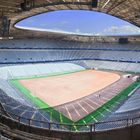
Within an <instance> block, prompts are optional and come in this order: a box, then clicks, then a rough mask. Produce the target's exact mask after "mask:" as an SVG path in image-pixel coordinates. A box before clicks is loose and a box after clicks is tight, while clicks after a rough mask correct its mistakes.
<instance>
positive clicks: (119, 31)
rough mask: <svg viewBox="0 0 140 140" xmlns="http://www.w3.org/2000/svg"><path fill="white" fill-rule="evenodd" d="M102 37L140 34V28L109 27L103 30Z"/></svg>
mask: <svg viewBox="0 0 140 140" xmlns="http://www.w3.org/2000/svg"><path fill="white" fill-rule="evenodd" d="M100 34H102V35H109V34H111V35H114V34H115V35H129V34H140V28H138V27H135V26H131V25H123V26H121V27H118V26H111V27H108V28H106V29H104V30H103V32H102V33H100Z"/></svg>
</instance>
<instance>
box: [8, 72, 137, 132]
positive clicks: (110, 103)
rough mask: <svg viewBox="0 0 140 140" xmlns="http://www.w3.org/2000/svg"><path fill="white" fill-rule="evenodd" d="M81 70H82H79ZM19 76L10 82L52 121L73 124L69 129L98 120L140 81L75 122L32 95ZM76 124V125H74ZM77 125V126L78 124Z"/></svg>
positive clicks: (126, 95)
mask: <svg viewBox="0 0 140 140" xmlns="http://www.w3.org/2000/svg"><path fill="white" fill-rule="evenodd" d="M80 71H83V70H80ZM80 71H74V72H64V73H57V74H56V73H55V74H50V75H47V76H39V77H30V78H21V79H34V78H45V77H51V76H59V75H65V74H71V73H76V72H80ZM21 79H19V78H17V79H13V80H11V81H10V82H11V84H12V85H13V86H15V87H16V88H17V89H18V90H19V91H20V92H21V93H22V94H23V95H24V96H25V97H26V98H27V99H29V100H30V101H31V102H32V103H33V104H34V105H36V106H37V107H38V108H39V109H43V110H44V111H46V112H47V113H48V114H49V115H50V118H51V120H50V121H52V120H53V119H55V120H56V121H57V122H59V123H65V124H73V126H72V127H71V128H70V129H71V130H75V131H77V130H79V129H80V128H81V126H80V125H87V124H88V123H90V122H92V121H93V120H98V119H99V118H101V117H102V115H103V114H104V113H106V112H107V111H109V110H111V108H112V106H113V105H115V104H117V102H120V101H122V100H125V99H126V98H127V97H128V95H129V94H130V93H131V92H132V91H133V90H134V89H135V88H136V87H137V86H138V85H140V81H137V82H133V83H132V84H131V85H129V86H128V87H127V88H125V89H124V90H122V91H121V92H120V93H119V94H117V95H116V96H114V97H113V98H112V99H111V100H109V101H108V102H106V103H105V104H104V105H102V106H101V107H99V108H98V109H96V110H95V111H93V112H92V113H90V114H88V115H87V116H85V117H84V118H82V119H80V120H79V121H77V122H73V121H72V120H70V119H69V118H67V117H66V116H64V115H63V114H61V113H59V112H58V111H56V110H55V109H54V108H53V107H50V106H49V105H48V104H46V103H45V102H43V101H42V100H40V99H39V98H37V97H34V96H32V94H31V92H30V91H29V90H28V89H26V88H25V87H24V86H23V85H22V84H20V83H19V80H21ZM76 125H77V126H76ZM78 125H79V126H78Z"/></svg>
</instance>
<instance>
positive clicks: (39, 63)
mask: <svg viewBox="0 0 140 140" xmlns="http://www.w3.org/2000/svg"><path fill="white" fill-rule="evenodd" d="M64 9H70V10H73V9H81V10H91V11H99V12H103V13H107V14H109V15H112V16H115V17H118V18H120V19H123V20H125V21H128V22H130V23H132V24H134V25H136V26H137V27H140V1H139V0H117V1H116V0H52V1H51V0H8V1H5V0H0V14H1V15H0V139H2V140H13V139H15V140H34V139H35V140H41V139H43V140H45V139H46V140H57V139H58V140H105V139H106V140H112V139H113V140H118V139H123V140H139V139H140V134H139V130H140V102H139V101H140V36H139V35H137V36H135V35H134V36H129V35H128V36H82V35H71V34H64V33H53V32H40V31H30V30H24V32H23V30H21V29H17V28H15V27H14V25H15V24H16V23H17V22H19V21H21V20H23V19H25V18H27V17H31V16H33V15H37V14H40V13H45V12H49V11H56V10H64ZM94 70H95V71H102V72H105V73H112V74H116V75H119V79H117V80H116V81H115V82H113V83H111V84H110V85H109V86H107V87H105V88H103V89H101V90H99V91H97V92H95V93H91V94H90V95H87V96H85V97H81V98H77V99H75V100H73V101H69V102H64V104H59V105H55V106H49V105H48V104H47V103H44V101H42V100H41V99H39V97H35V96H32V95H31V94H30V92H29V90H28V89H27V88H25V87H24V86H23V85H21V83H20V80H27V81H28V80H29V81H31V80H32V79H35V80H36V79H41V78H42V79H43V78H46V79H47V78H48V77H49V78H51V77H53V78H55V77H61V76H66V75H67V76H69V75H72V74H78V73H79V72H81V73H82V72H86V71H94ZM103 78H106V77H103ZM77 79H78V78H77ZM48 88H49V87H48ZM57 90H58V89H55V92H56V93H57V92H58V91H57ZM40 96H41V95H40ZM57 98H59V97H57ZM74 113H75V114H77V115H75V114H74ZM78 114H80V115H79V116H78Z"/></svg>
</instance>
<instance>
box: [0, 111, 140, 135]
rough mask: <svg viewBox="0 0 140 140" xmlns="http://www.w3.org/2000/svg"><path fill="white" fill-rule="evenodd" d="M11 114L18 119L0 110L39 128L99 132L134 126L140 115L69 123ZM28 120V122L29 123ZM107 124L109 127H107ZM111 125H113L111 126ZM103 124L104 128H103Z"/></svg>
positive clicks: (18, 120)
mask: <svg viewBox="0 0 140 140" xmlns="http://www.w3.org/2000/svg"><path fill="white" fill-rule="evenodd" d="M7 113H8V114H10V115H13V116H14V117H17V119H16V120H15V119H13V118H10V117H8V116H5V115H3V114H2V113H1V112H0V117H5V118H8V119H11V120H13V121H16V122H18V123H19V124H25V125H26V126H29V127H30V126H34V127H37V128H42V129H47V130H58V131H66V132H72V131H74V132H97V131H104V130H111V129H118V128H125V127H128V126H132V125H134V124H135V123H134V122H135V120H137V119H139V120H140V117H134V118H131V119H130V118H126V119H118V120H111V121H101V122H96V123H90V124H67V123H56V122H48V121H39V120H36V119H29V118H25V117H21V116H18V115H16V114H13V113H11V112H7ZM22 120H26V123H25V122H23V121H22ZM27 122H28V123H27ZM32 122H36V123H40V126H41V124H47V125H48V127H40V126H36V125H34V124H32ZM113 123H114V124H116V125H118V126H112V124H113ZM105 125H107V127H105ZM109 125H111V126H110V127H109ZM102 126H103V128H102ZM74 127H78V128H79V127H80V128H83V127H86V129H83V130H82V129H79V130H75V129H74Z"/></svg>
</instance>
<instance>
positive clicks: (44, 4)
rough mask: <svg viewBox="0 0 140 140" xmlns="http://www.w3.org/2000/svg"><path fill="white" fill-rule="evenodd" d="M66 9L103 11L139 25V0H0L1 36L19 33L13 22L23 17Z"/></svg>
mask: <svg viewBox="0 0 140 140" xmlns="http://www.w3.org/2000/svg"><path fill="white" fill-rule="evenodd" d="M67 9H71V10H72V9H77V10H91V11H92V10H94V11H98V12H103V13H107V14H110V15H113V16H115V17H118V18H120V19H123V20H126V21H128V22H130V23H132V24H134V25H136V26H138V27H140V0H0V14H1V17H0V21H1V22H0V27H1V28H0V29H1V36H5V35H7V34H8V35H9V34H14V32H15V33H19V32H17V30H18V29H16V28H14V24H15V23H16V22H18V21H20V20H22V19H24V18H27V17H30V16H33V15H37V14H40V13H43V12H49V11H55V10H67ZM9 25H10V26H9ZM8 27H10V28H8ZM18 31H19V30H18Z"/></svg>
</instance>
